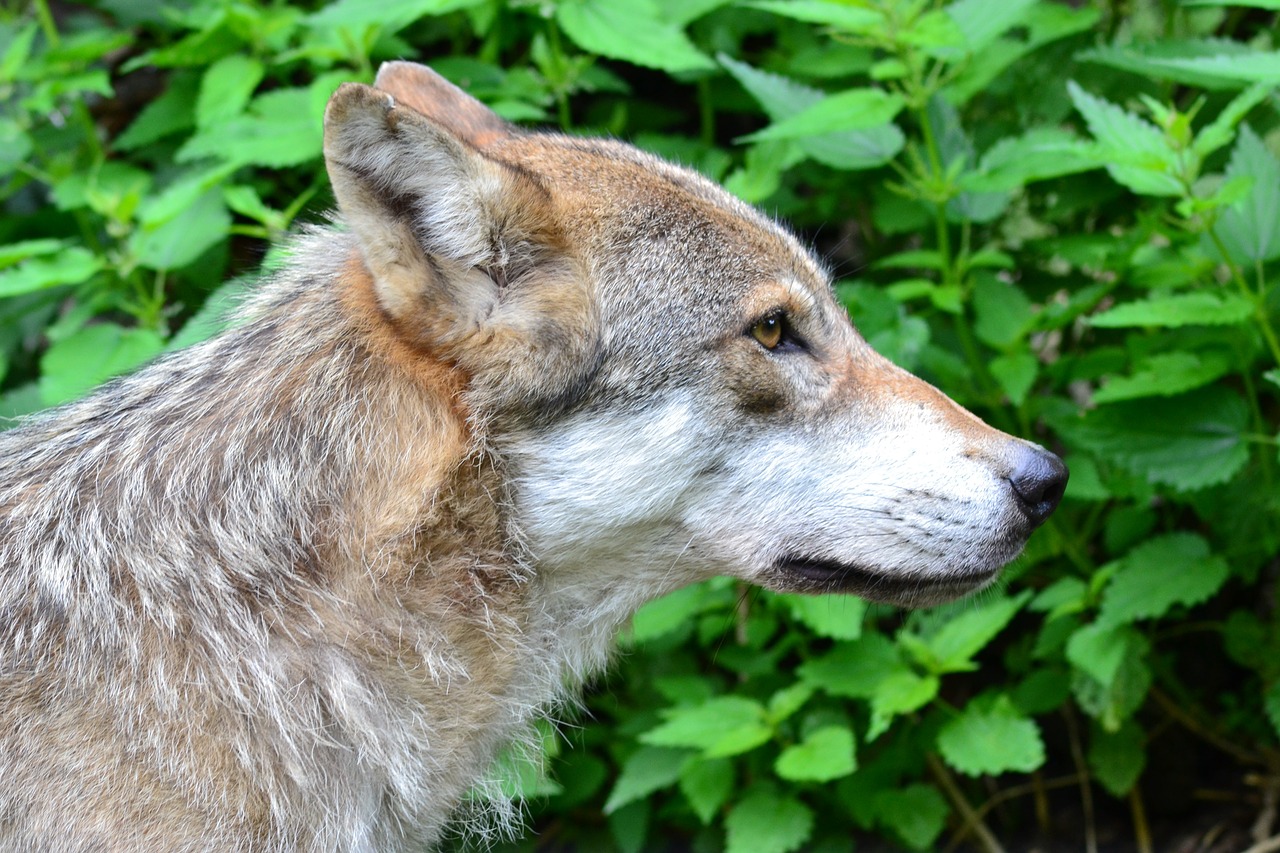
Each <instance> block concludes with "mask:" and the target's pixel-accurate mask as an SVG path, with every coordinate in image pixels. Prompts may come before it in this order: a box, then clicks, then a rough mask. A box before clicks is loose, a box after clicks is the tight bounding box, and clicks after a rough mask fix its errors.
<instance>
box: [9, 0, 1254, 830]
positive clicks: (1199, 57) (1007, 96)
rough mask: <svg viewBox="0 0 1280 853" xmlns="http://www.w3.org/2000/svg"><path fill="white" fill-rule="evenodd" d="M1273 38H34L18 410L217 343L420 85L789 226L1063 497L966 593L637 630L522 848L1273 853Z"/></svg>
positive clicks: (782, 15) (757, 26)
mask: <svg viewBox="0 0 1280 853" xmlns="http://www.w3.org/2000/svg"><path fill="white" fill-rule="evenodd" d="M1278 9H1280V3H1278V2H1277V0H1254V2H1251V3H1248V4H1239V5H1225V4H1223V3H1220V2H1218V0H1181V2H1179V0H1131V2H1115V3H1105V4H1080V3H1066V2H1059V0H957V1H956V2H952V3H949V4H947V3H941V2H929V0H846V1H845V2H838V0H527V1H526V0H383V2H377V3H371V2H365V0H335V2H330V3H321V2H310V3H302V4H286V3H281V2H250V0H186V2H179V0H158V2H157V0H101V2H96V3H86V4H73V3H50V2H47V0H37V2H34V3H32V2H13V0H6V2H0V205H3V213H2V214H0V377H2V378H3V384H2V385H0V414H3V415H5V416H14V415H20V414H24V413H27V412H31V411H34V410H37V409H39V408H42V407H45V406H50V405H55V404H57V403H60V402H63V401H66V400H69V399H72V398H74V397H76V396H78V395H80V394H82V393H84V392H85V391H86V390H88V389H89V388H91V387H93V386H94V385H96V384H97V383H99V382H101V381H102V380H104V379H105V378H107V377H109V376H111V375H114V374H117V373H120V372H123V371H127V370H129V369H131V368H133V367H135V366H137V365H139V364H141V363H143V362H145V361H147V360H148V359H151V358H153V357H155V356H156V355H158V354H160V353H162V352H164V351H165V350H168V349H172V348H176V347H180V346H184V345H187V344H189V343H191V342H193V341H197V340H200V339H201V338H203V337H206V336H208V335H209V334H212V333H213V332H214V331H215V330H216V329H217V327H218V322H219V318H220V317H221V316H222V313H223V312H224V311H225V309H226V306H227V305H228V304H230V303H231V302H232V301H233V300H234V299H235V296H236V293H237V292H238V291H239V290H241V289H243V288H244V287H246V286H251V282H252V280H253V279H254V278H255V277H256V276H259V275H261V274H263V272H264V271H269V270H270V269H271V267H272V266H273V265H274V264H276V263H278V261H279V257H278V255H280V254H282V253H283V252H284V251H286V250H285V249H284V248H283V246H282V244H281V242H280V241H281V238H282V237H283V236H284V235H286V234H287V233H288V232H289V231H290V229H292V228H294V227H295V226H296V225H298V224H300V223H302V222H314V221H321V220H323V218H324V216H325V212H326V211H328V210H329V209H330V208H331V207H332V203H333V202H332V197H331V195H330V193H329V189H328V184H327V181H326V178H325V176H324V173H323V168H322V163H321V159H320V145H321V134H320V119H321V115H322V112H323V109H324V105H325V102H326V99H327V98H328V96H329V94H330V93H331V92H332V91H333V89H334V88H335V87H336V86H337V84H338V83H339V82H341V81H345V80H361V81H365V82H369V81H371V80H372V77H373V74H374V71H375V69H376V67H377V65H378V63H379V62H381V61H383V60H386V59H396V58H411V59H417V60H420V61H425V62H428V63H430V64H432V65H433V66H434V67H435V68H436V69H437V70H438V71H440V72H441V73H442V74H444V75H445V76H447V77H449V78H450V79H452V80H454V81H455V82H457V83H458V84H459V85H461V86H463V87H464V88H466V89H467V90H468V91H470V92H471V93H472V94H474V95H475V96H476V97H478V98H480V99H482V100H484V101H485V102H487V103H488V104H490V105H491V106H492V107H493V109H495V110H496V111H498V112H499V113H500V114H502V115H503V116H505V117H507V118H508V119H511V120H512V121H517V122H522V123H527V124H529V125H531V126H539V127H548V126H549V127H558V128H560V129H562V130H564V131H565V132H568V133H589V134H609V135H613V136H617V137H621V138H624V139H628V140H630V141H633V142H635V143H636V144H637V145H639V146H641V147H643V148H646V149H649V150H651V151H654V152H656V153H658V154H660V155H662V156H665V157H668V158H672V159H674V160H677V161H680V162H682V163H685V164H687V165H689V166H691V167H693V168H696V169H698V170H700V171H702V172H703V173H705V174H706V175H708V176H709V177H711V178H712V179H714V180H717V181H720V182H723V183H724V184H725V185H726V186H727V187H728V188H729V189H730V190H731V191H732V192H734V193H736V194H737V195H739V196H741V197H742V198H744V199H746V200H748V201H750V202H753V203H756V204H759V205H761V206H762V207H763V208H764V209H765V210H767V211H768V212H770V213H772V214H775V215H776V216H778V217H779V218H781V219H783V220H785V221H787V222H789V223H790V224H791V225H792V226H793V227H794V228H796V229H797V231H799V232H800V233H801V234H802V236H803V237H804V238H805V239H806V240H808V241H809V242H811V243H813V244H814V245H815V246H816V247H817V250H818V252H819V253H820V254H821V255H822V256H823V257H824V258H825V259H826V261H827V262H828V264H829V265H830V267H831V269H832V270H833V273H834V278H835V287H836V291H837V293H838V294H839V296H840V297H841V299H842V300H843V301H844V302H845V304H847V305H848V307H849V310H850V312H851V314H852V316H853V318H854V320H855V322H856V323H857V324H858V326H859V328H860V329H861V330H862V332H863V334H864V335H865V336H866V337H867V338H868V339H869V340H870V341H871V342H872V343H873V345H875V346H876V347H877V348H878V349H880V350H881V351H882V352H883V353H885V354H886V355H888V356H889V357H891V358H892V359H894V360H895V361H897V362H898V363H899V364H901V365H903V366H905V367H907V368H909V369H911V370H913V371H916V372H918V373H919V374H921V375H923V376H924V377H926V378H928V379H929V380H930V381H932V382H934V383H935V384H937V385H938V386H940V387H941V388H943V389H944V390H945V391H946V392H947V393H949V394H950V395H952V396H953V397H954V398H956V399H957V400H958V401H960V402H961V403H963V404H964V405H966V406H969V407H970V408H972V409H974V410H975V411H977V412H978V413H980V414H981V415H982V416H983V417H984V418H986V419H987V420H988V421H990V422H991V423H993V424H995V425H996V426H999V427H1000V428H1002V429H1005V430H1008V431H1010V432H1014V433H1017V434H1020V435H1024V436H1027V437H1030V438H1034V439H1035V440H1038V441H1040V442H1041V443H1043V444H1045V445H1047V446H1049V447H1051V448H1053V449H1055V450H1057V451H1059V452H1061V453H1063V454H1064V455H1065V456H1066V458H1067V460H1068V462H1069V464H1070V466H1071V469H1072V478H1071V484H1070V488H1069V489H1068V492H1067V497H1066V500H1065V503H1064V505H1063V507H1062V509H1061V510H1060V511H1059V513H1058V514H1057V515H1056V516H1055V517H1054V518H1053V519H1052V520H1051V521H1050V523H1049V524H1048V525H1047V526H1046V527H1045V528H1044V529H1043V530H1042V531H1040V532H1039V533H1037V534H1036V536H1035V537H1034V538H1033V540H1032V542H1031V545H1030V548H1029V549H1028V552H1027V553H1026V554H1025V555H1024V556H1023V557H1022V558H1021V559H1020V560H1019V561H1018V562H1017V563H1016V564H1015V565H1014V566H1013V567H1011V569H1010V570H1009V571H1008V572H1007V574H1006V578H1007V580H1006V581H1005V582H1004V583H1003V584H1002V585H1001V587H1000V588H999V589H996V590H994V591H988V592H986V593H983V594H982V595H979V596H977V597H975V598H973V599H971V600H967V601H962V602H959V603H956V604H953V605H950V606H947V607H941V608H936V609H933V610H929V611H923V612H916V613H906V612H901V611H897V610H894V609H891V608H885V607H880V606H871V605H867V604H865V603H864V602H862V601H860V600H857V599H853V598H848V597H840V596H832V597H825V598H803V597H794V596H786V595H773V594H770V593H766V592H762V591H760V590H756V589H751V588H747V587H744V586H743V585H740V584H737V583H735V582H732V581H728V580H718V581H713V582H709V583H704V584H700V585H698V586H694V587H691V588H688V589H685V590H682V591H680V592H677V593H675V594H674V595H671V596H669V597H667V598H665V599H662V600H660V601H657V602H655V603H653V604H651V605H649V606H647V607H646V608H645V609H644V610H642V611H641V612H640V614H639V615H637V617H636V618H635V620H634V624H633V625H632V626H630V628H629V629H628V630H627V631H626V632H625V635H624V637H623V638H622V642H623V645H624V647H625V649H626V651H625V653H624V654H623V655H622V658H621V660H620V662H619V663H618V665H616V666H615V667H614V668H613V669H612V670H611V672H610V673H609V674H608V675H607V676H606V677H603V678H602V679H601V680H600V682H599V683H598V684H596V685H595V686H594V687H593V688H592V689H590V690H589V691H588V692H587V694H586V697H585V713H584V712H581V711H566V712H564V713H563V714H562V717H563V718H564V719H563V720H562V722H561V725H559V726H558V727H556V726H552V725H550V724H549V725H548V726H547V728H546V730H545V738H544V741H545V745H546V749H545V752H546V753H547V760H546V762H545V771H546V772H545V773H541V772H539V771H538V769H537V768H536V767H535V766H533V765H531V764H528V763H527V762H526V763H521V762H518V761H517V762H514V763H513V766H512V767H511V770H510V778H511V779H512V786H513V791H514V792H516V793H520V794H522V795H524V796H526V797H527V798H528V803H529V809H528V810H529V812H530V817H529V823H530V830H531V831H530V832H529V833H527V834H526V835H525V837H524V838H523V839H521V840H519V841H513V842H509V843H510V845H511V846H512V847H513V848H519V849H537V848H545V849H582V850H606V849H617V850H620V851H640V850H650V849H675V850H691V851H708V853H710V851H720V850H727V851H731V853H747V851H756V852H757V853H785V851H789V850H796V849H801V848H803V849H806V850H822V851H833V853H834V851H851V850H855V849H862V850H881V849H915V850H928V849H982V850H987V851H995V850H1000V849H1013V850H1017V849H1030V848H1031V847H1033V846H1035V845H1039V849H1072V850H1080V849H1085V850H1099V849H1116V850H1121V849H1123V850H1135V849H1136V850H1143V851H1146V850H1159V849H1180V850H1240V849H1244V848H1248V847H1250V846H1251V845H1253V847H1252V848H1251V849H1253V850H1255V851H1258V853H1261V851H1263V850H1276V849H1280V841H1278V840H1277V835H1276V834H1277V832H1280V823H1278V822H1277V802H1278V801H1280V744H1278V742H1277V728H1278V727H1280V630H1278V628H1277V623H1276V618H1275V606H1276V580H1277V575H1278V572H1280V560H1277V552H1278V551H1280V547H1278V546H1280V506H1278V499H1277V488H1276V479H1277V477H1278V476H1280V470H1278V468H1280V465H1278V463H1280V459H1278V455H1277V426H1278V425H1277V403H1278V401H1280V400H1278V398H1280V339H1278V338H1277V330H1276V324H1277V320H1278V317H1280V314H1278V311H1277V309H1278V308H1280V304H1278V299H1277V295H1276V293H1277V290H1278V289H1277V288H1275V287H1273V286H1272V285H1273V281H1274V279H1273V278H1272V276H1274V275H1276V274H1277V272H1280V265H1277V263H1276V261H1277V259H1280V160H1278V159H1277V151H1278V150H1280V129H1278V117H1280V116H1278V113H1277V107H1278V106H1280V101H1278V100H1277V95H1276V89H1275V87H1276V85H1277V84H1280V52H1278V51H1277V50H1276V45H1275V39H1276V33H1277V10H1278ZM459 843H460V844H463V845H466V844H469V843H474V841H473V842H468V841H465V840H463V841H460V842H459Z"/></svg>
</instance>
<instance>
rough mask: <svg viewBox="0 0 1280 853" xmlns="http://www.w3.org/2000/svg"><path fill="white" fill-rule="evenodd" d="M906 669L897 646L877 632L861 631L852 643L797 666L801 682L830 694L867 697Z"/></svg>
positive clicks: (853, 697) (837, 645)
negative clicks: (890, 677)
mask: <svg viewBox="0 0 1280 853" xmlns="http://www.w3.org/2000/svg"><path fill="white" fill-rule="evenodd" d="M905 669H906V664H905V663H904V662H903V661H902V657H901V655H899V653H898V649H897V647H896V646H895V645H894V644H893V642H892V641H890V640H889V638H887V637H885V636H884V635H883V634H878V633H864V634H863V635H862V636H861V637H860V638H858V639H857V640H855V641H853V642H851V643H837V644H836V646H835V648H833V649H832V650H831V651H830V652H828V653H827V654H825V655H823V656H822V657H820V658H817V659H815V660H811V661H808V662H806V663H803V664H801V665H800V669H799V674H800V677H801V678H802V679H804V681H806V682H807V683H809V684H812V685H813V686H814V687H818V688H820V689H822V690H825V691H826V692H828V693H830V694H831V695H833V696H844V697H847V698H851V699H870V698H871V697H872V696H874V695H875V694H876V690H877V689H879V687H880V684H881V683H882V682H883V681H884V680H885V679H886V678H888V677H889V676H891V675H893V674H894V673H897V672H902V671H904V670H905Z"/></svg>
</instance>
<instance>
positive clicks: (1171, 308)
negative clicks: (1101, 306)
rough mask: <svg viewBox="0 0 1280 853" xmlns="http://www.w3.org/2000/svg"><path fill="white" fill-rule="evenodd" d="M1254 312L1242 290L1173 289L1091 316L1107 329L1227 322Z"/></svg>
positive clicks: (1208, 324)
mask: <svg viewBox="0 0 1280 853" xmlns="http://www.w3.org/2000/svg"><path fill="white" fill-rule="evenodd" d="M1251 316H1253V305H1252V304H1251V303H1250V302H1249V300H1247V299H1245V298H1244V297H1243V296H1241V295H1240V294H1238V293H1231V292H1224V293H1208V292H1206V291H1196V292H1193V293H1169V294H1163V295H1159V296H1152V297H1150V298H1147V299H1143V300H1139V301H1136V302H1126V303H1123V304H1121V305H1117V306H1115V307H1114V308H1110V309H1108V310H1106V311H1103V312H1102V313H1100V314H1095V315H1094V316H1093V317H1091V318H1089V322H1090V323H1091V324H1093V325H1094V326H1098V327H1100V328H1104V329H1121V328H1128V327H1139V326H1147V327H1164V328H1177V327H1180V326H1223V325H1232V324H1234V323H1242V322H1244V321H1245V320H1248V319H1249V318H1250V317H1251Z"/></svg>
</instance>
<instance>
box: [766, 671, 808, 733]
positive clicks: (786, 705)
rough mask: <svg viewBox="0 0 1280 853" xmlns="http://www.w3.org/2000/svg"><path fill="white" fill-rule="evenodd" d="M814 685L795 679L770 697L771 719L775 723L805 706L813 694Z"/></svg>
mask: <svg viewBox="0 0 1280 853" xmlns="http://www.w3.org/2000/svg"><path fill="white" fill-rule="evenodd" d="M814 690H815V688H814V686H813V685H812V684H806V683H805V682H803V681H795V682H792V683H791V684H789V685H787V686H786V687H784V688H782V689H781V690H779V691H777V692H776V693H774V694H773V695H772V696H770V697H769V721H770V722H772V723H773V724H774V725H777V724H778V723H780V722H782V721H783V720H785V719H787V718H788V717H790V716H791V715H792V714H794V713H795V712H796V711H799V710H800V709H801V708H803V707H804V704H805V703H806V702H808V701H809V699H810V698H811V697H812V696H813V693H814Z"/></svg>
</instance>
